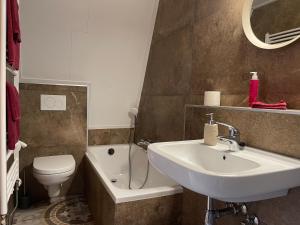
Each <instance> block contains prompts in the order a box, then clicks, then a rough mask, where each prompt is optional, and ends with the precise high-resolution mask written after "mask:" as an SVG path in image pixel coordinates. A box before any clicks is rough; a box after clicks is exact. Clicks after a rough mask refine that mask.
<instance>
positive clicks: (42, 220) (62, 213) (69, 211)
mask: <svg viewBox="0 0 300 225" xmlns="http://www.w3.org/2000/svg"><path fill="white" fill-rule="evenodd" d="M13 224H15V225H72V224H74V225H94V222H93V219H92V216H91V214H90V212H89V209H88V206H87V202H86V200H85V198H84V197H83V196H73V197H68V198H67V199H66V200H63V201H60V202H58V203H55V204H51V205H47V204H38V205H35V206H33V207H32V208H30V209H27V210H18V211H17V212H16V214H15V217H14V223H13Z"/></svg>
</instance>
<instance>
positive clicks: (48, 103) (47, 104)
mask: <svg viewBox="0 0 300 225" xmlns="http://www.w3.org/2000/svg"><path fill="white" fill-rule="evenodd" d="M66 108H67V99H66V96H65V95H41V110H46V111H65V110H66Z"/></svg>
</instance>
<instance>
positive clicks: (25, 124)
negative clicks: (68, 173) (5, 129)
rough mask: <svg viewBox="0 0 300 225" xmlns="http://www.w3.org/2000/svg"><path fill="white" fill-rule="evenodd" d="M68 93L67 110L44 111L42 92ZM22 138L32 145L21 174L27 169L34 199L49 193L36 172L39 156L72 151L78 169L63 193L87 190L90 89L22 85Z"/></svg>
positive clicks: (24, 159)
mask: <svg viewBox="0 0 300 225" xmlns="http://www.w3.org/2000/svg"><path fill="white" fill-rule="evenodd" d="M41 94H53V95H66V97H67V110H66V111H41V110H40V95H41ZM20 96H21V110H22V119H21V140H23V141H24V142H26V143H27V144H28V147H27V148H26V149H25V150H22V151H21V155H20V159H21V161H20V170H21V177H22V176H23V172H24V171H26V177H27V190H28V192H29V194H30V195H31V196H32V198H33V200H34V201H35V200H43V199H46V198H47V192H46V190H45V189H44V187H43V186H42V185H41V184H39V183H38V182H37V181H36V180H35V178H33V175H32V163H33V159H34V158H35V157H39V156H49V155H58V154H72V155H73V156H74V158H75V161H76V165H77V166H76V171H75V173H74V176H73V178H72V179H70V180H69V181H68V182H66V183H65V184H64V185H63V189H62V194H78V193H83V178H82V173H83V171H82V163H81V162H82V159H83V156H84V153H85V151H86V148H87V88H86V87H81V86H60V85H59V86H55V85H40V84H20Z"/></svg>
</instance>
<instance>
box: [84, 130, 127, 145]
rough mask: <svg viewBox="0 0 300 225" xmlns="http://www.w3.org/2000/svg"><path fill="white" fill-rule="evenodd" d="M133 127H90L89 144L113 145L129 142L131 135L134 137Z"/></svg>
mask: <svg viewBox="0 0 300 225" xmlns="http://www.w3.org/2000/svg"><path fill="white" fill-rule="evenodd" d="M130 132H133V129H130V128H118V129H90V130H89V131H88V144H89V145H111V144H127V143H129V140H130V135H131V136H132V137H133V133H131V134H130Z"/></svg>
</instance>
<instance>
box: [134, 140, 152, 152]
mask: <svg viewBox="0 0 300 225" xmlns="http://www.w3.org/2000/svg"><path fill="white" fill-rule="evenodd" d="M151 143H153V141H151V140H148V139H141V140H140V141H139V142H138V143H137V145H138V146H140V147H142V148H143V149H145V150H147V148H148V146H149V145H150V144H151Z"/></svg>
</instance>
